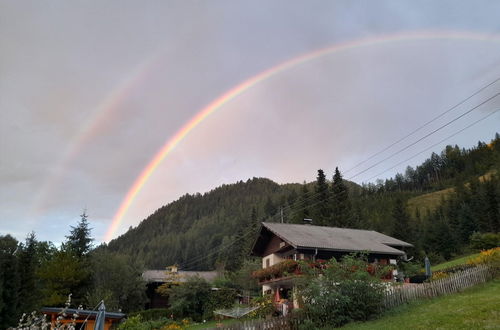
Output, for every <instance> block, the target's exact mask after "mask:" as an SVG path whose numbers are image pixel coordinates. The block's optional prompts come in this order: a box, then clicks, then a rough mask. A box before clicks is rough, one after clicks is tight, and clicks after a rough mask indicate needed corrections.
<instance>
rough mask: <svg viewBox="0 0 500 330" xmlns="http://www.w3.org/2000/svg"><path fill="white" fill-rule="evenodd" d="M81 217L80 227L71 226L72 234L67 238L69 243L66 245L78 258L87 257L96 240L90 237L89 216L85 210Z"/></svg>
mask: <svg viewBox="0 0 500 330" xmlns="http://www.w3.org/2000/svg"><path fill="white" fill-rule="evenodd" d="M80 217H81V219H80V222H79V223H78V225H77V226H76V227H73V226H71V230H70V234H69V236H66V238H67V241H66V243H65V247H66V248H67V249H69V250H71V251H72V252H73V253H74V254H75V255H76V256H77V257H83V256H85V255H87V253H89V252H90V250H91V249H92V241H93V240H94V239H93V238H92V237H91V235H90V232H91V228H89V222H88V220H87V218H88V215H87V214H86V211H85V210H84V211H83V214H81V215H80Z"/></svg>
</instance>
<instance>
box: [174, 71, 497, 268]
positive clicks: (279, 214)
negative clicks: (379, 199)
mask: <svg viewBox="0 0 500 330" xmlns="http://www.w3.org/2000/svg"><path fill="white" fill-rule="evenodd" d="M499 80H500V78H498V79H496V80H495V81H493V82H491V83H490V84H488V85H486V86H484V87H483V88H481V89H480V90H478V91H476V92H475V93H474V94H472V95H471V96H469V97H468V98H466V99H464V100H463V101H462V102H460V103H458V104H457V105H455V106H454V107H452V108H450V109H448V110H447V111H445V112H443V113H442V114H440V115H439V116H437V117H435V118H433V119H432V120H430V121H428V122H427V123H425V124H424V125H422V126H421V127H420V128H418V129H416V130H414V131H413V132H411V133H410V134H408V135H407V136H405V137H404V138H401V139H400V140H398V141H396V142H394V143H393V144H391V145H390V146H389V147H386V148H385V149H384V150H383V151H385V150H387V149H389V148H390V147H392V146H393V145H395V144H397V143H399V142H401V141H402V140H404V139H406V138H407V137H409V136H411V135H413V134H414V133H415V132H417V131H418V130H420V129H421V128H423V127H425V126H427V125H428V124H429V123H431V122H433V121H435V120H436V119H438V118H440V117H442V116H443V115H444V114H446V113H448V112H450V111H452V110H453V109H455V108H456V107H458V106H459V105H461V104H463V103H464V102H466V101H467V100H469V99H470V98H472V97H473V96H475V95H477V94H478V93H479V92H481V91H482V90H484V89H486V88H487V87H489V86H491V85H492V84H494V83H495V82H497V81H499ZM498 95H500V92H499V93H497V94H495V95H493V96H491V97H489V98H488V99H486V100H485V101H483V102H481V103H480V104H478V105H476V106H475V107H473V108H471V109H469V110H468V111H466V112H464V113H462V114H461V115H459V116H458V117H456V118H454V119H452V120H451V121H449V122H447V123H446V124H444V125H442V126H441V127H439V128H437V129H435V130H434V131H432V132H430V133H428V134H426V135H425V136H423V137H421V138H420V139H418V140H417V141H415V142H413V143H411V144H409V145H407V146H406V147H404V148H402V149H400V150H398V151H397V152H395V153H393V154H392V155H390V156H389V157H386V158H384V159H383V160H381V161H379V162H377V163H375V164H374V165H372V166H370V167H368V168H367V169H365V170H363V171H360V172H358V173H356V174H355V175H353V176H351V177H349V178H348V180H350V179H352V178H354V177H356V176H358V175H360V174H362V173H364V172H366V171H368V170H369V169H371V168H373V167H375V166H377V165H379V164H381V163H382V162H384V161H386V160H388V159H390V158H392V157H394V156H396V155H397V154H399V153H401V152H403V151H405V150H407V149H408V148H410V147H412V146H414V145H416V144H417V143H419V142H421V141H422V140H424V139H426V138H427V137H429V136H431V135H433V134H434V133H436V132H438V131H439V130H441V129H443V128H445V127H447V126H449V125H450V124H452V123H453V122H455V121H457V120H458V119H460V118H462V117H464V116H465V115H467V114H469V113H470V112H472V111H474V110H476V109H477V108H479V107H480V106H482V105H484V104H485V103H487V102H489V101H491V100H492V99H494V98H495V97H497V96H498ZM499 110H500V109H499ZM499 110H495V111H494V112H492V113H490V114H488V115H487V116H484V117H483V118H481V119H479V120H477V121H475V122H474V123H472V124H470V125H468V126H466V127H465V128H463V129H461V130H459V131H458V132H455V133H454V134H452V135H450V136H448V137H447V138H446V139H444V140H442V141H440V142H438V143H436V144H434V145H432V146H430V147H428V148H426V149H424V150H422V151H421V152H419V153H418V154H415V155H414V156H412V157H410V158H409V159H407V160H405V161H402V162H400V163H398V164H396V165H394V166H392V167H391V168H389V169H386V170H385V171H384V172H381V173H379V174H378V175H376V176H374V177H377V176H379V175H381V174H383V173H385V172H387V171H389V170H391V169H393V168H394V167H396V166H398V165H401V164H402V163H404V162H407V161H409V160H411V159H412V158H414V157H416V156H418V155H420V154H421V153H423V152H425V151H427V150H429V149H431V148H433V147H435V146H436V145H438V144H440V143H442V142H444V141H446V140H448V139H450V138H452V137H453V136H455V135H457V134H459V133H461V132H463V131H464V130H466V129H468V128H470V127H472V126H473V125H475V124H477V123H479V122H480V121H482V120H484V119H486V118H488V117H489V116H491V115H493V114H494V113H496V112H497V111H499ZM383 151H380V152H379V153H382V152H383ZM379 153H377V154H379ZM373 157H374V156H373V155H372V156H370V157H369V158H368V159H366V160H365V161H363V162H362V163H364V162H366V161H368V160H369V159H371V158H373ZM360 164H361V163H360ZM360 164H358V165H360ZM358 165H356V166H358ZM356 166H355V167H356ZM351 169H352V168H351ZM374 177H372V178H370V179H369V180H371V179H373V178H374ZM343 193H346V191H344V192H343ZM319 195H320V193H319V192H318V193H313V194H312V195H310V196H308V197H307V198H305V199H303V200H302V201H300V202H301V204H303V205H302V207H299V208H296V205H294V207H293V211H292V212H291V213H289V214H288V216H289V217H290V216H293V215H296V214H298V213H299V212H300V211H302V210H304V209H306V208H308V207H313V206H315V205H317V204H319V203H322V202H324V201H326V200H318V201H316V202H315V203H313V204H308V201H312V200H313V199H314V198H316V197H318V196H319ZM285 208H287V209H290V210H292V206H291V205H288V206H285V207H281V209H280V212H279V213H276V214H274V215H272V216H271V217H269V218H267V219H268V220H272V219H273V218H278V217H279V219H282V216H283V214H282V212H283V210H284V209H285ZM252 232H253V229H250V230H248V231H247V232H246V233H244V234H243V235H242V236H239V238H244V237H246V236H248V235H250V234H251V233H252ZM237 241H238V237H235V239H234V240H233V241H232V242H230V243H228V244H226V245H223V246H219V248H217V249H214V250H213V251H212V252H211V253H208V254H205V255H203V256H199V257H197V258H194V259H191V260H189V261H188V262H187V263H184V264H181V266H182V267H183V268H189V266H191V265H193V264H196V263H198V262H200V261H202V260H206V259H207V258H208V257H210V256H213V255H216V254H218V253H220V252H221V251H222V250H224V249H227V248H229V247H231V246H232V245H234V244H236V242H237Z"/></svg>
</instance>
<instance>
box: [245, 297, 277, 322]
mask: <svg viewBox="0 0 500 330" xmlns="http://www.w3.org/2000/svg"><path fill="white" fill-rule="evenodd" d="M252 305H253V306H255V307H258V309H256V310H254V311H253V312H250V313H249V314H248V316H249V317H251V318H255V317H257V318H265V317H267V316H269V315H272V314H273V313H274V311H275V306H274V303H273V296H272V295H265V296H262V297H258V298H255V299H254V300H253V301H252Z"/></svg>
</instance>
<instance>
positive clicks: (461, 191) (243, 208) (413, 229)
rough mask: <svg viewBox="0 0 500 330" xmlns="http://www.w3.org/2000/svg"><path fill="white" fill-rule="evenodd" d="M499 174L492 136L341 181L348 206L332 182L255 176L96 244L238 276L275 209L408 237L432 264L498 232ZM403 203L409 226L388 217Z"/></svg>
mask: <svg viewBox="0 0 500 330" xmlns="http://www.w3.org/2000/svg"><path fill="white" fill-rule="evenodd" d="M499 172H500V135H499V134H496V135H495V138H494V140H492V142H491V143H489V144H486V143H483V142H479V143H478V145H477V146H475V147H472V148H470V149H463V148H462V149H461V148H459V147H458V146H447V147H446V148H445V149H444V150H443V151H442V152H441V154H440V155H438V154H436V153H432V154H431V156H430V158H428V159H426V160H425V161H424V162H423V163H422V164H421V165H418V166H416V167H415V168H412V167H408V168H407V169H406V171H405V173H404V174H397V175H396V176H395V177H394V178H388V179H386V180H385V181H378V182H377V183H369V184H365V185H363V186H362V187H361V186H359V185H357V184H355V183H352V182H348V181H345V180H344V181H343V182H344V184H345V186H347V187H348V191H349V192H348V194H347V195H348V197H349V198H348V200H342V199H338V198H337V199H335V198H334V196H333V192H334V189H333V188H332V184H331V182H327V183H326V186H328V189H326V190H327V192H325V190H321V189H320V188H321V187H323V188H324V187H325V184H324V183H323V185H322V186H321V185H320V184H317V183H316V182H311V183H305V184H297V183H292V184H283V185H280V184H277V183H275V182H273V181H271V180H269V179H265V178H253V179H249V180H247V181H246V182H243V181H239V182H237V183H234V184H227V185H222V186H221V187H218V188H215V189H213V190H211V191H210V192H207V193H205V194H203V195H202V194H195V195H185V196H182V197H181V198H179V199H178V200H176V201H174V202H172V203H170V204H168V205H165V206H163V207H161V208H159V209H158V210H156V211H155V212H154V213H153V214H151V215H150V216H148V217H147V218H146V219H144V220H143V221H142V222H141V223H140V224H139V225H138V226H137V227H136V228H131V229H130V230H129V231H127V232H126V233H125V234H124V235H122V236H120V237H118V238H117V239H115V240H112V241H111V242H110V243H109V245H108V246H104V247H101V248H102V249H107V250H109V251H111V252H114V253H120V254H126V255H129V256H131V257H132V258H134V259H136V260H138V261H141V262H143V263H144V265H145V267H146V268H157V269H162V268H164V267H166V266H168V265H172V264H178V265H179V266H180V267H181V268H182V269H184V270H193V269H197V270H207V269H214V268H215V267H216V266H222V267H224V268H225V269H227V270H236V269H238V268H239V267H240V266H241V263H242V261H243V260H244V259H245V258H248V256H249V250H250V247H251V245H252V243H253V240H254V239H255V234H256V231H257V228H258V226H259V223H260V222H261V221H267V222H277V221H280V220H281V212H280V209H281V208H282V210H283V212H282V214H283V219H284V221H285V222H291V223H301V222H302V219H303V218H306V217H307V218H313V221H316V222H315V223H316V224H325V225H333V226H335V225H337V226H351V227H354V228H363V229H373V230H376V231H379V232H382V233H384V234H388V235H391V236H394V237H399V238H402V236H404V235H410V238H409V242H411V243H413V244H414V245H415V246H416V250H418V253H419V254H420V255H426V254H428V253H429V252H431V253H434V257H435V259H434V260H438V259H439V258H445V259H447V258H450V257H452V256H453V255H454V254H455V253H460V251H461V249H465V248H466V247H467V244H468V243H469V237H470V235H471V233H474V232H498V231H499V229H500V213H499V210H500V206H499V204H500V183H499V182H500V179H499V178H498V173H499ZM485 173H486V175H485ZM330 175H331V174H330ZM480 176H482V177H480ZM327 177H330V176H327ZM478 177H479V178H480V179H479V180H478ZM486 177H488V180H484V179H485V178H486ZM466 182H467V184H465V185H464V183H466ZM469 183H470V184H469ZM340 186H341V185H338V186H336V187H340ZM453 192H455V193H453ZM322 194H324V195H322ZM322 196H323V197H322ZM338 196H340V195H337V197H338ZM443 199H444V200H446V203H442V201H443ZM401 201H402V202H404V203H407V202H408V204H407V205H408V208H407V210H408V211H409V213H410V217H412V218H413V220H414V221H409V222H407V219H406V218H407V217H408V216H407V215H405V214H402V213H401V212H399V213H395V210H396V206H397V205H398V203H399V204H401ZM339 206H342V207H341V208H340V207H339ZM417 209H418V210H419V212H416V210H417ZM335 210H337V211H335ZM339 210H340V211H342V212H343V213H341V217H339V218H342V219H348V220H349V221H347V222H343V223H342V222H340V221H337V222H335V221H332V220H335V219H334V217H333V216H338V215H339V214H340V213H338V212H339ZM424 210H425V211H424ZM422 211H424V212H422ZM335 212H337V213H335ZM403 213H404V212H403ZM417 213H418V214H417ZM325 214H326V215H325ZM403 222H405V223H408V225H405V226H406V227H405V228H401V226H398V224H401V223H403ZM400 236H401V237H400ZM443 237H448V239H446V240H443Z"/></svg>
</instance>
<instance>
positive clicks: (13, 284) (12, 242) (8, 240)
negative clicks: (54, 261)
mask: <svg viewBox="0 0 500 330" xmlns="http://www.w3.org/2000/svg"><path fill="white" fill-rule="evenodd" d="M17 246H18V244H17V240H16V239H15V238H13V237H12V236H10V235H6V236H0V329H7V328H9V327H13V326H15V325H17V321H18V314H19V311H18V309H17V307H18V301H19V300H18V299H19V298H18V295H17V293H18V290H19V271H18V267H17V266H18V265H17V258H16V250H17Z"/></svg>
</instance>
